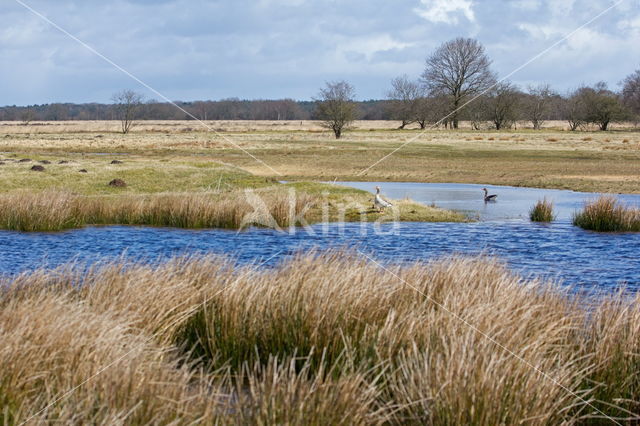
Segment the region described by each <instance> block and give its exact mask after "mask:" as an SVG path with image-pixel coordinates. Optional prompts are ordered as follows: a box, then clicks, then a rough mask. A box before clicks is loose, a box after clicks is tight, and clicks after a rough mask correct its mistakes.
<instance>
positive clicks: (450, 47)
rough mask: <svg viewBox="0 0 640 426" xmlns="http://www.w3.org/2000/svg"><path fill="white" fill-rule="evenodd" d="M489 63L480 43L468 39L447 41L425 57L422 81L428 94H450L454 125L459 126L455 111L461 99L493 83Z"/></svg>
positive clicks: (457, 112)
mask: <svg viewBox="0 0 640 426" xmlns="http://www.w3.org/2000/svg"><path fill="white" fill-rule="evenodd" d="M490 66H491V61H490V60H489V58H488V56H487V55H486V53H485V51H484V47H483V46H482V44H480V42H479V41H477V40H475V39H471V38H457V39H455V40H451V41H448V42H446V43H444V44H443V45H442V46H440V47H439V48H438V49H437V50H436V51H435V52H434V53H433V54H432V55H431V56H430V57H429V58H427V63H426V67H425V70H424V72H423V73H422V81H423V83H424V84H425V86H426V87H427V89H429V91H430V92H431V93H434V92H435V93H446V94H447V95H448V96H449V98H450V102H451V105H450V110H449V113H450V114H451V122H452V124H453V127H454V128H456V129H457V128H458V117H459V111H458V110H459V108H460V107H461V106H462V105H463V103H464V101H465V100H467V99H468V98H469V97H471V96H474V95H477V94H479V93H481V92H483V91H485V90H487V89H488V88H489V87H491V86H492V85H493V84H494V83H495V80H496V78H495V75H494V74H493V72H492V71H491V69H490Z"/></svg>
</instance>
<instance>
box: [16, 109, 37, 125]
mask: <svg viewBox="0 0 640 426" xmlns="http://www.w3.org/2000/svg"><path fill="white" fill-rule="evenodd" d="M35 117H36V113H35V112H34V111H33V109H31V108H26V109H25V110H24V111H23V112H22V114H20V120H21V121H22V124H23V125H25V126H28V125H29V123H31V122H32V121H33V120H34V119H35Z"/></svg>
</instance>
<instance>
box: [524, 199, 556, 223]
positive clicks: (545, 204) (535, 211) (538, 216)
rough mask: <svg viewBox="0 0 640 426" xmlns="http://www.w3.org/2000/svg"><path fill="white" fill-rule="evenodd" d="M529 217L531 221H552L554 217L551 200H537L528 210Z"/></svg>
mask: <svg viewBox="0 0 640 426" xmlns="http://www.w3.org/2000/svg"><path fill="white" fill-rule="evenodd" d="M529 219H531V221H532V222H553V220H554V219H555V215H554V214H553V202H551V201H549V200H547V199H546V198H544V199H542V200H538V202H537V203H536V204H535V205H534V206H533V207H532V208H531V210H530V211H529Z"/></svg>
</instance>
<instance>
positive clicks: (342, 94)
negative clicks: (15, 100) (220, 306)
mask: <svg viewBox="0 0 640 426" xmlns="http://www.w3.org/2000/svg"><path fill="white" fill-rule="evenodd" d="M491 63H492V62H491V59H490V58H489V57H488V56H487V54H486V52H485V49H484V47H483V46H482V44H481V43H480V42H479V41H477V40H475V39H471V38H457V39H454V40H451V41H448V42H445V43H443V44H442V45H441V46H440V47H439V48H438V49H436V50H435V51H434V52H433V53H432V54H431V55H429V56H428V57H427V58H426V61H425V68H424V70H423V72H422V74H421V75H420V76H419V77H417V78H415V79H412V78H410V77H409V76H407V75H402V76H398V77H396V78H394V79H393V80H392V81H391V84H390V88H389V90H388V92H387V97H386V99H381V100H369V101H356V100H355V88H354V87H353V86H352V85H351V84H350V83H348V82H346V81H335V82H328V83H326V84H325V86H324V87H323V88H321V89H320V92H319V94H318V96H317V98H315V99H313V100H312V101H295V100H292V99H281V100H241V99H237V98H231V99H223V100H219V101H195V102H176V103H175V104H176V105H177V106H179V108H176V107H175V105H173V104H170V103H166V102H157V101H154V100H149V101H145V100H144V99H143V97H142V96H141V95H140V94H138V93H136V92H133V91H131V90H123V91H121V92H118V93H117V94H115V95H114V97H113V99H112V101H113V103H112V104H97V103H91V104H60V103H56V104H46V105H33V106H26V107H18V106H6V107H1V108H0V120H4V121H21V122H23V123H25V124H28V123H30V122H31V121H49V120H52V121H55V120H120V121H121V122H122V131H123V133H127V132H128V131H129V129H130V128H131V126H132V125H133V122H134V120H190V119H199V120H322V121H323V123H324V125H325V126H326V127H328V128H330V129H332V131H333V132H334V134H335V136H336V138H339V137H340V136H341V135H342V133H343V131H344V130H346V129H347V128H348V127H349V124H350V123H352V122H353V121H354V120H356V119H361V120H398V121H399V122H400V123H401V124H400V128H401V129H404V128H405V127H406V126H408V125H410V124H414V123H415V124H417V125H418V126H419V127H420V128H422V129H424V128H427V127H428V126H433V127H439V126H442V127H445V128H449V127H450V128H454V129H455V128H458V127H459V123H460V121H467V122H469V123H471V126H472V127H473V128H474V129H477V130H481V129H488V128H493V129H497V130H501V129H505V128H513V127H514V126H517V125H518V123H523V122H528V123H530V126H531V127H533V128H534V129H540V128H542V126H543V125H544V123H545V121H550V120H564V121H566V122H567V123H568V126H569V128H570V129H571V130H578V129H582V128H585V127H587V126H596V127H597V128H598V129H600V130H602V131H606V130H608V129H609V126H610V125H611V123H615V122H621V121H631V122H634V123H636V124H637V123H638V122H639V121H640V70H637V71H635V72H634V73H632V74H630V75H629V76H627V77H626V78H625V79H624V81H623V82H621V90H619V91H615V90H613V89H612V88H609V87H607V85H606V83H603V82H598V83H596V84H594V85H590V86H589V85H583V86H581V87H578V88H576V89H575V90H572V91H570V92H569V93H565V94H561V93H559V92H557V91H555V90H553V89H552V88H551V87H550V86H549V85H548V84H539V85H535V86H529V87H526V88H524V89H523V88H520V87H518V86H516V85H515V84H513V83H512V82H510V81H508V80H499V79H498V78H497V74H496V73H495V72H494V71H493V70H492V69H491Z"/></svg>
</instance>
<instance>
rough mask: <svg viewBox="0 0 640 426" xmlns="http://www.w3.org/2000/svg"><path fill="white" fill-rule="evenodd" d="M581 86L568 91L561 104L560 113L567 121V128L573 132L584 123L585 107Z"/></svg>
mask: <svg viewBox="0 0 640 426" xmlns="http://www.w3.org/2000/svg"><path fill="white" fill-rule="evenodd" d="M583 90H584V88H583V87H581V88H579V89H576V90H574V91H573V92H571V93H569V94H568V95H567V96H566V98H565V99H563V101H562V104H561V108H560V109H561V113H562V115H563V116H564V117H565V119H566V120H567V122H568V123H569V129H570V130H571V131H572V132H575V131H576V130H578V129H579V128H581V127H582V126H584V125H585V124H586V112H585V111H586V107H585V104H584V97H583V96H582V91H583Z"/></svg>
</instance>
